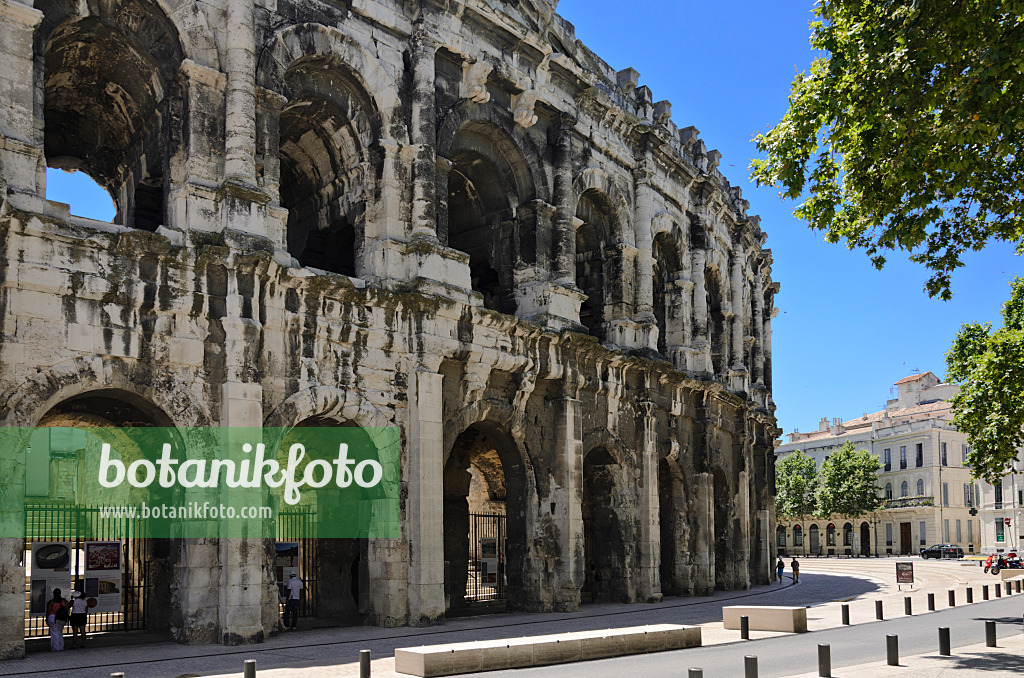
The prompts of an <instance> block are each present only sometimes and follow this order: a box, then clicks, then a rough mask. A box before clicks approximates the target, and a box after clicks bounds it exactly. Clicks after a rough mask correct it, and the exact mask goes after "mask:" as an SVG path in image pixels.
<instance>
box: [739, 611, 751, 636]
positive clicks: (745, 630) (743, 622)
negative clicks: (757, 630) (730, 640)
mask: <svg viewBox="0 0 1024 678" xmlns="http://www.w3.org/2000/svg"><path fill="white" fill-rule="evenodd" d="M740 640H750V617H747V616H746V615H744V616H742V617H740Z"/></svg>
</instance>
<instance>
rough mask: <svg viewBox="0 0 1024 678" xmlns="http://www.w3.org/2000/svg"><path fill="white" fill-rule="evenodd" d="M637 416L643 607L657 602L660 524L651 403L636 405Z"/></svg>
mask: <svg viewBox="0 0 1024 678" xmlns="http://www.w3.org/2000/svg"><path fill="white" fill-rule="evenodd" d="M637 409H638V414H639V415H640V419H641V420H640V421H639V422H638V423H639V424H640V425H639V433H640V455H638V456H640V479H639V482H638V483H637V490H638V492H639V502H638V503H637V509H638V513H639V519H640V548H639V553H638V556H639V558H640V562H639V565H640V568H639V573H638V576H637V585H638V590H637V594H638V597H639V598H640V600H642V601H644V602H647V603H655V602H660V601H661V598H662V592H661V521H660V518H659V515H658V507H659V498H658V431H657V427H658V422H657V419H656V418H655V412H656V411H657V407H656V405H655V404H654V403H653V402H650V401H642V402H638V403H637Z"/></svg>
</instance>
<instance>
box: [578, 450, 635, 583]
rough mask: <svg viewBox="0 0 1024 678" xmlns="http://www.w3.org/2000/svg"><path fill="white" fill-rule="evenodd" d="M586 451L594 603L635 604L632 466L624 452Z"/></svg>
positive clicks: (583, 467) (584, 488) (588, 559)
mask: <svg viewBox="0 0 1024 678" xmlns="http://www.w3.org/2000/svg"><path fill="white" fill-rule="evenodd" d="M613 438H614V437H613V436H608V437H606V439H613ZM592 440H593V438H592ZM583 449H584V450H585V452H584V453H583V455H582V458H581V462H582V463H581V464H580V484H579V487H580V507H581V514H582V518H583V556H584V566H585V568H586V573H585V579H586V580H590V581H589V582H588V583H589V584H590V590H591V591H592V592H593V591H594V590H595V587H596V589H597V593H598V597H597V599H595V600H594V601H593V602H597V600H599V599H600V598H601V596H607V600H609V601H611V602H632V601H634V600H636V591H635V590H634V582H633V573H634V572H635V569H636V568H635V565H636V563H637V558H638V553H637V548H636V544H637V535H636V533H635V529H634V526H635V522H634V518H635V516H634V509H635V506H634V505H633V499H632V495H633V494H634V491H633V487H632V484H631V482H630V477H631V474H630V473H629V463H628V461H627V460H626V457H625V456H624V454H623V452H624V450H622V449H619V450H617V452H618V455H617V456H618V458H616V455H614V454H613V450H614V449H615V448H614V447H606V446H605V445H595V446H593V447H587V446H586V445H585V446H584V447H583Z"/></svg>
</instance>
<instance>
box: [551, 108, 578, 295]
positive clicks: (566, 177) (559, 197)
mask: <svg viewBox="0 0 1024 678" xmlns="http://www.w3.org/2000/svg"><path fill="white" fill-rule="evenodd" d="M575 124H576V121H575V119H573V118H571V117H569V116H562V124H561V127H560V128H559V130H558V141H557V145H556V147H555V209H556V210H557V211H556V214H555V238H554V240H555V268H554V276H555V282H556V283H558V284H559V285H563V286H565V287H575V286H576V228H575V226H574V224H575V217H576V195H575V192H574V190H573V185H572V179H573V175H572V134H573V126H574V125H575Z"/></svg>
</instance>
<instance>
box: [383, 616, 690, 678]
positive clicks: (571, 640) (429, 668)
mask: <svg viewBox="0 0 1024 678" xmlns="http://www.w3.org/2000/svg"><path fill="white" fill-rule="evenodd" d="M700 644H701V636H700V627H699V626H678V625H675V624H657V625H652V626H636V627H632V628H624V629H607V630H602V631H577V632H573V633H560V634H554V635H547V636H532V637H527V638H510V639H504V640H480V641H475V642H471V643H452V644H448V645H429V646H423V647H410V648H401V649H397V650H395V672H396V673H404V674H409V675H413V676H422V677H423V678H429V677H431V676H452V675H456V674H459V673H474V672H478V671H494V670H498V669H513V668H525V667H529V666H544V665H548V664H565V663H568V662H577V661H584V660H588V659H604V658H607V657H620V656H624V655H628V654H639V653H642V652H658V651H661V650H678V649H682V648H685V647H698V646H700Z"/></svg>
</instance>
